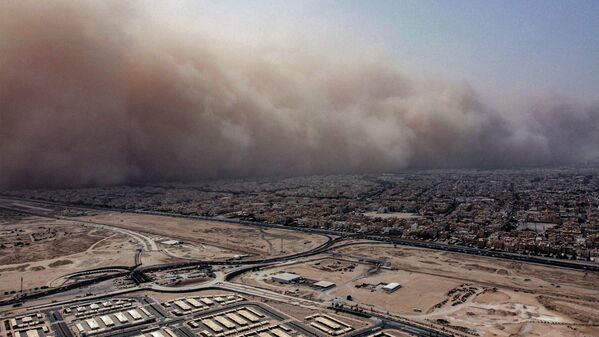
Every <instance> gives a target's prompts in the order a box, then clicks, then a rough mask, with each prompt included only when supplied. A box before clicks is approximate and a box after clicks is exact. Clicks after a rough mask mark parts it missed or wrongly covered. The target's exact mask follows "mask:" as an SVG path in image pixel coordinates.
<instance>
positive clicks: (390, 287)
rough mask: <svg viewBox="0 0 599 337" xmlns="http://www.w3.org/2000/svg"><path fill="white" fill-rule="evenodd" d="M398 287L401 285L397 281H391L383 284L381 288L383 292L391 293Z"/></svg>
mask: <svg viewBox="0 0 599 337" xmlns="http://www.w3.org/2000/svg"><path fill="white" fill-rule="evenodd" d="M399 288H401V285H400V284H399V283H395V282H391V283H388V284H387V285H386V286H384V287H383V290H384V291H385V292H388V293H392V292H394V291H396V290H397V289H399Z"/></svg>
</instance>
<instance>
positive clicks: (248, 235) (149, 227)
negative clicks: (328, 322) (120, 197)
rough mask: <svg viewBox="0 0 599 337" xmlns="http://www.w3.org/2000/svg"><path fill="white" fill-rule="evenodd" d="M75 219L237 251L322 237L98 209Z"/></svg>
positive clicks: (289, 246) (273, 249) (272, 252)
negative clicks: (94, 213) (89, 214)
mask: <svg viewBox="0 0 599 337" xmlns="http://www.w3.org/2000/svg"><path fill="white" fill-rule="evenodd" d="M76 219H82V220H86V221H93V222H97V223H102V224H110V225H114V226H118V227H121V228H126V229H129V230H135V231H141V232H145V233H151V234H155V235H162V236H166V237H170V238H175V239H180V240H183V241H191V242H195V243H206V244H210V245H213V246H216V247H220V248H222V249H225V250H228V251H234V252H237V254H249V255H253V256H259V257H270V256H277V255H286V254H292V253H296V252H301V251H305V250H308V249H311V248H314V247H316V246H318V245H320V244H322V243H324V242H325V241H326V237H324V236H321V235H315V234H307V233H298V232H295V231H289V230H281V229H272V228H258V227H251V226H245V225H236V224H230V223H223V222H216V221H204V220H192V219H184V218H176V217H166V216H155V215H143V214H132V213H116V212H101V213H98V214H97V215H93V216H83V217H78V218H76Z"/></svg>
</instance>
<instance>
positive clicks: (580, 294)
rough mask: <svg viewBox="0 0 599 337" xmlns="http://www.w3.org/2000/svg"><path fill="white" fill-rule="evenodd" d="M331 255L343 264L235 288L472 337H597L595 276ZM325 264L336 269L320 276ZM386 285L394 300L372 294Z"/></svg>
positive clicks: (422, 254) (368, 252) (408, 252)
mask: <svg viewBox="0 0 599 337" xmlns="http://www.w3.org/2000/svg"><path fill="white" fill-rule="evenodd" d="M336 253H339V254H341V256H342V257H343V258H342V259H337V258H335V257H330V256H329V257H325V256H321V257H322V258H321V259H317V258H315V259H312V260H311V261H307V262H300V263H296V264H290V265H285V266H277V267H276V268H272V269H265V270H260V271H257V272H254V273H252V274H246V275H244V276H243V277H242V278H240V279H239V280H237V281H236V282H242V283H249V284H254V285H256V286H258V287H264V288H269V289H273V290H277V291H279V292H287V293H293V294H295V295H299V296H302V297H306V298H313V299H321V300H332V299H334V298H340V299H343V300H346V299H347V298H348V296H351V299H352V300H351V301H347V300H346V304H347V305H356V304H358V305H360V306H361V307H363V308H364V309H365V310H367V311H368V310H375V311H378V312H382V313H389V314H391V315H394V314H395V315H400V316H402V317H407V318H409V319H412V320H416V321H420V322H423V323H434V324H440V325H444V326H446V327H447V328H449V329H454V330H455V329H457V330H455V331H461V332H463V333H470V334H472V335H475V334H479V335H481V336H511V337H516V336H564V337H565V336H599V309H598V308H599V292H598V291H597V284H599V275H596V274H590V273H584V272H580V271H573V270H566V269H556V268H548V267H544V266H539V265H530V264H521V263H514V262H508V261H502V260H494V259H488V258H482V257H475V256H466V255H461V254H453V253H444V252H433V251H429V250H421V249H413V248H394V247H393V246H392V245H371V244H360V245H355V246H349V247H343V248H340V249H338V250H337V251H336ZM352 257H353V258H365V257H366V258H376V259H383V260H384V261H385V265H384V266H383V267H382V268H375V267H374V266H372V265H367V264H363V263H359V262H357V260H352ZM337 261H338V262H337ZM351 261H354V262H353V263H352V262H351ZM327 264H328V265H332V266H335V265H338V266H340V269H339V268H338V269H335V268H324V267H323V266H325V265H327ZM351 264H353V265H354V267H353V268H351V269H347V266H349V265H351ZM282 271H286V272H293V273H297V274H299V275H302V276H303V277H305V278H309V279H315V280H327V281H331V282H335V283H336V287H335V288H332V289H330V290H326V291H318V290H314V289H312V288H310V287H307V286H303V285H283V284H279V283H276V282H272V281H271V280H270V277H271V276H272V275H274V274H276V273H279V272H282ZM390 282H397V283H400V284H401V286H402V287H401V288H400V289H399V290H397V291H395V292H393V293H386V292H384V291H382V290H380V289H377V285H378V286H379V287H380V285H381V284H385V283H390ZM356 286H360V287H359V288H358V287H356Z"/></svg>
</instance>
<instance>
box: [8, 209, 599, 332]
mask: <svg viewBox="0 0 599 337" xmlns="http://www.w3.org/2000/svg"><path fill="white" fill-rule="evenodd" d="M35 203H37V204H41V205H50V206H57V204H54V203H43V202H38V201H35ZM60 206H61V207H73V206H72V205H60ZM0 208H4V209H7V210H11V211H15V212H20V213H24V214H29V215H35V216H39V217H49V218H54V219H57V218H58V219H67V220H73V218H71V217H65V216H60V215H56V214H48V213H46V212H43V211H40V210H36V209H35V208H28V209H24V208H22V207H14V206H11V207H9V206H1V207H0ZM76 209H81V210H89V208H82V207H78V206H77V207H76ZM111 211H121V212H123V211H124V210H111ZM143 213H146V214H148V213H149V214H153V215H160V216H177V217H186V218H191V219H201V220H216V221H223V220H222V219H213V218H205V217H198V216H184V215H177V214H165V213H160V212H143ZM76 221H80V222H84V223H86V224H89V225H93V226H97V227H99V228H104V229H110V230H113V231H116V232H119V233H121V234H125V235H128V236H130V237H131V238H132V239H133V240H135V241H136V242H138V243H139V245H140V247H141V250H144V251H152V250H158V247H157V245H156V242H155V241H154V240H153V239H152V238H151V237H150V236H148V235H147V234H144V233H140V232H138V231H132V230H128V229H123V228H120V227H117V226H114V225H109V224H104V223H98V222H94V221H85V220H84V221H81V220H76ZM231 222H234V223H238V224H241V225H248V226H260V227H271V228H281V229H287V230H297V231H303V232H310V233H317V234H322V235H325V236H326V237H327V241H326V242H324V243H323V244H321V245H320V246H318V247H315V248H313V249H310V250H307V251H303V252H299V253H295V254H290V255H285V256H280V257H272V258H267V259H259V260H236V261H210V260H205V261H202V260H195V261H186V262H179V263H168V264H159V265H152V266H144V265H143V264H142V261H141V259H140V258H139V256H140V254H136V261H134V263H133V264H132V265H131V266H110V267H105V268H97V269H93V270H84V271H80V272H78V273H77V275H83V274H88V275H93V274H99V276H97V277H93V278H89V279H87V280H86V281H82V282H75V283H71V284H69V285H68V286H62V287H56V288H51V289H48V290H45V291H40V292H37V293H31V294H28V295H25V296H22V297H19V298H14V299H12V300H8V301H3V302H0V308H1V307H3V306H10V305H15V304H22V303H23V302H25V301H28V300H31V299H39V298H42V297H46V296H50V295H56V294H59V293H61V292H66V291H70V290H73V289H77V288H83V287H87V286H89V285H91V284H94V283H99V282H103V281H107V280H110V279H113V278H118V277H123V276H128V277H130V278H132V279H133V280H134V281H135V283H136V284H137V285H136V286H134V287H131V288H129V289H126V290H119V291H116V292H113V293H107V294H102V295H101V296H100V297H99V298H102V297H108V296H113V295H115V294H125V293H134V292H138V291H142V290H146V291H148V290H151V291H155V292H186V291H189V292H190V291H199V290H205V289H222V290H227V291H233V292H237V293H242V294H247V295H252V296H258V297H262V298H267V299H269V300H273V301H279V302H286V303H291V304H295V305H299V306H304V307H308V308H319V307H322V305H323V303H320V302H316V301H312V300H307V299H300V298H296V297H292V296H288V295H283V294H279V293H277V292H274V291H269V290H265V289H262V288H255V287H252V286H248V285H242V284H238V283H233V282H230V280H231V279H232V278H234V277H236V276H239V275H241V274H243V273H245V272H248V271H253V270H257V269H260V268H265V267H269V266H273V265H276V264H280V263H284V262H292V261H298V260H301V259H305V258H307V257H310V256H314V255H318V254H321V253H324V252H327V251H330V250H332V249H338V248H340V247H345V246H350V245H355V244H363V243H364V242H371V243H373V244H394V245H398V246H409V247H417V248H424V249H434V250H443V251H450V252H455V253H461V254H471V255H479V256H486V257H491V258H499V259H507V260H515V261H521V262H526V263H536V264H542V265H550V266H556V267H562V268H572V269H578V270H586V271H595V272H596V271H599V267H598V266H596V265H589V264H583V263H576V262H571V261H562V260H555V259H547V258H541V257H535V256H525V255H519V254H511V253H505V252H498V251H487V250H480V249H477V248H473V247H463V246H450V245H445V244H441V243H436V242H419V241H410V240H390V239H389V238H386V237H380V236H371V235H356V234H353V233H339V232H333V231H326V230H322V229H309V228H292V227H287V226H281V225H276V224H264V223H250V222H246V221H231ZM358 239H359V240H360V241H356V240H358ZM190 266H227V267H230V269H229V270H228V271H226V272H225V271H219V272H217V273H216V277H215V278H213V279H212V280H210V281H209V282H205V283H201V284H198V285H193V286H188V287H178V288H170V287H165V286H160V285H157V284H155V283H153V282H152V280H151V278H149V277H148V276H147V273H150V272H155V271H164V270H175V269H180V268H184V267H190ZM344 310H345V311H354V312H353V313H354V314H362V315H364V314H365V313H364V312H363V311H362V310H357V309H356V310H353V309H348V308H345V309H344ZM367 315H368V316H369V317H373V318H375V319H377V320H378V322H379V323H377V324H376V325H375V326H373V327H372V331H374V330H376V329H381V328H382V327H387V328H394V329H398V330H402V331H404V332H407V333H411V334H414V335H418V336H452V335H451V334H449V333H447V332H444V331H441V330H438V329H434V328H432V327H430V326H425V325H422V324H420V323H416V322H412V321H409V320H405V319H397V318H394V317H390V316H386V315H382V314H377V313H368V314H367ZM55 318H56V319H55V322H53V323H54V325H55V326H56V328H57V329H58V330H59V331H62V332H63V335H64V336H65V337H71V335H70V332H67V331H68V328H67V327H66V325H65V324H64V322H63V321H62V320H61V319H60V317H55ZM65 328H66V331H64V330H65ZM372 331H371V330H368V331H366V332H360V333H354V334H353V336H354V337H357V336H361V335H367V334H369V333H371V332H372ZM128 335H133V332H131V334H129V333H127V334H122V336H128Z"/></svg>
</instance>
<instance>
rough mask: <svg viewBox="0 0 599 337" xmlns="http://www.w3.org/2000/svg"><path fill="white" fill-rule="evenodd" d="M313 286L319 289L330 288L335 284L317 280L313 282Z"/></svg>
mask: <svg viewBox="0 0 599 337" xmlns="http://www.w3.org/2000/svg"><path fill="white" fill-rule="evenodd" d="M313 286H314V287H316V288H319V289H330V288H333V287H334V286H335V283H333V282H329V281H318V282H316V283H314V284H313Z"/></svg>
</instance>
